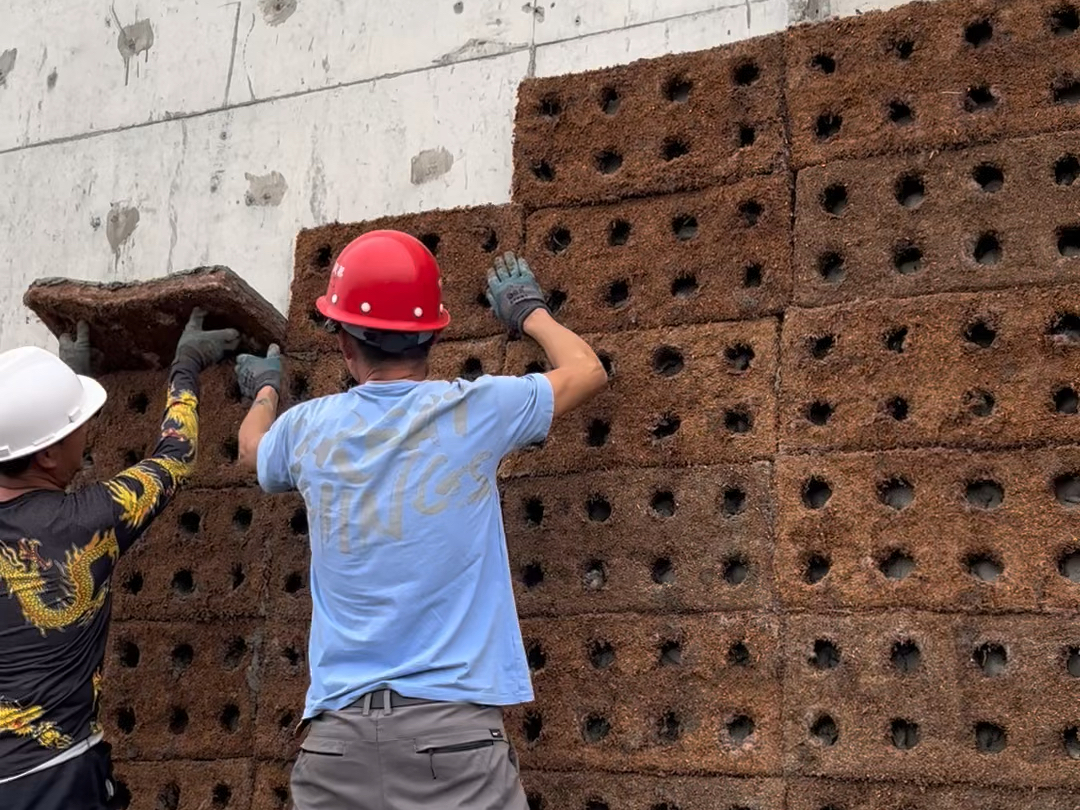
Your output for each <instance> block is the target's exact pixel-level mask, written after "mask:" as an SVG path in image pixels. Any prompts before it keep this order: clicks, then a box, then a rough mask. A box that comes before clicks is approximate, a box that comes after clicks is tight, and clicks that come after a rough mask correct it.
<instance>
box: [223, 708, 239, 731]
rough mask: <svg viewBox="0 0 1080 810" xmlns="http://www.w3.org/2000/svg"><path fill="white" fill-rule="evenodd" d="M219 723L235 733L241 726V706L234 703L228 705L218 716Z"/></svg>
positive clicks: (226, 729)
mask: <svg viewBox="0 0 1080 810" xmlns="http://www.w3.org/2000/svg"><path fill="white" fill-rule="evenodd" d="M218 723H220V725H221V728H222V729H223V730H225V731H226V732H228V733H229V734H235V733H236V730H237V729H238V728H240V707H239V706H236V705H234V704H232V703H230V704H228V705H226V706H225V707H224V708H223V709H222V710H221V714H220V715H219V716H218Z"/></svg>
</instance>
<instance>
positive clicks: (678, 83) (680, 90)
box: [664, 76, 694, 104]
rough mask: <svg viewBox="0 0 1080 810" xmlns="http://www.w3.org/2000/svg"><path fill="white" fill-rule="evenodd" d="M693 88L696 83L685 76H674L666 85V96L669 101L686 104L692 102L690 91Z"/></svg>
mask: <svg viewBox="0 0 1080 810" xmlns="http://www.w3.org/2000/svg"><path fill="white" fill-rule="evenodd" d="M693 87H694V83H693V82H692V81H690V79H688V78H686V77H685V76H674V77H672V78H671V79H668V82H667V84H666V85H664V95H665V96H666V97H667V100H668V101H674V102H676V103H678V104H685V103H686V102H688V101H689V100H690V91H691V90H692V89H693Z"/></svg>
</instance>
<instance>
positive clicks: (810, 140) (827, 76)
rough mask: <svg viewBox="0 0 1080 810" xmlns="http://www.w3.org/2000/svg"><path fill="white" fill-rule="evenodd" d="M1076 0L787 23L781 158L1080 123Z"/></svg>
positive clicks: (976, 3)
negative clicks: (785, 152) (784, 152)
mask: <svg viewBox="0 0 1080 810" xmlns="http://www.w3.org/2000/svg"><path fill="white" fill-rule="evenodd" d="M1076 42H1077V6H1076V5H1075V4H1074V3H1072V2H1068V1H1066V2H1063V0H1018V1H1017V2H1009V3H999V2H989V1H984V0H947V2H944V3H939V4H935V5H933V6H912V5H907V6H900V7H899V8H896V9H893V10H892V11H889V12H886V13H883V14H866V15H863V16H861V17H850V18H845V19H841V20H835V21H831V22H829V23H826V24H823V25H815V26H810V27H805V28H800V29H795V30H793V31H792V32H791V33H790V34H789V35H788V38H787V64H788V70H787V87H786V99H787V104H788V111H789V115H790V119H791V123H790V126H791V146H792V162H793V163H794V165H795V167H796V168H800V169H801V168H805V167H807V166H812V165H816V164H821V163H825V162H827V161H830V160H836V159H838V158H845V157H862V156H865V155H873V154H882V153H886V152H901V151H912V150H915V149H931V148H940V147H944V146H957V145H962V144H967V143H973V142H984V141H988V140H992V139H995V138H1001V137H1009V136H1011V137H1016V136H1018V135H1028V134H1034V133H1038V132H1048V131H1056V130H1065V129H1070V128H1073V127H1076V126H1077V125H1078V124H1080V108H1078V107H1077V105H1076V101H1077V99H1078V98H1080V51H1078V50H1077V48H1076Z"/></svg>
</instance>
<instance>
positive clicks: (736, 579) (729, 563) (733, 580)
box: [724, 557, 750, 587]
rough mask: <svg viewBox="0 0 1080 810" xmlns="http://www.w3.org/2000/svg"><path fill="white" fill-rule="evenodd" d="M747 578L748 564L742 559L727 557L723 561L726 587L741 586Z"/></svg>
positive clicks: (748, 574)
mask: <svg viewBox="0 0 1080 810" xmlns="http://www.w3.org/2000/svg"><path fill="white" fill-rule="evenodd" d="M749 577H750V564H749V563H748V562H747V561H746V560H744V559H743V558H742V557H729V558H728V559H727V560H725V561H724V582H726V583H727V584H728V585H731V586H732V587H735V586H738V585H742V584H743V583H744V582H746V580H747V579H748V578H749Z"/></svg>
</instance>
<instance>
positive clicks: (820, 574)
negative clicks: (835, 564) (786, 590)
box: [803, 554, 832, 585]
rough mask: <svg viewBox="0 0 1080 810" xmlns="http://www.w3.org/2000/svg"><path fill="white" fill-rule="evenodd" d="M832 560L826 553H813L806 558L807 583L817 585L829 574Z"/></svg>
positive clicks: (805, 574) (805, 575)
mask: <svg viewBox="0 0 1080 810" xmlns="http://www.w3.org/2000/svg"><path fill="white" fill-rule="evenodd" d="M831 568H832V561H831V560H830V559H829V558H828V556H826V555H824V554H811V555H810V556H809V557H808V558H807V559H806V568H805V569H804V570H803V578H804V579H805V580H806V584H807V585H817V584H818V583H819V582H821V581H822V580H823V579H825V577H827V576H828V575H829V571H830V570H831Z"/></svg>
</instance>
